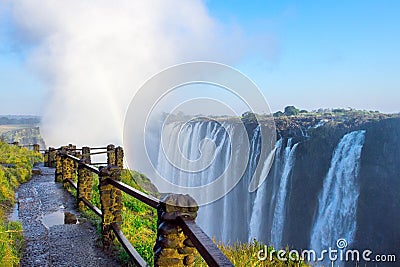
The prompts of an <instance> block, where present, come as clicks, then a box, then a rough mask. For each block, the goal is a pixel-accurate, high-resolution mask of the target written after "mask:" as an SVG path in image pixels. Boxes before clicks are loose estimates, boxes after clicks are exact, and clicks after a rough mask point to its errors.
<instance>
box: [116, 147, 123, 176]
mask: <svg viewBox="0 0 400 267" xmlns="http://www.w3.org/2000/svg"><path fill="white" fill-rule="evenodd" d="M115 165H116V166H118V167H119V168H120V169H121V170H122V169H123V168H124V150H123V149H122V147H120V146H119V147H117V148H116V149H115Z"/></svg>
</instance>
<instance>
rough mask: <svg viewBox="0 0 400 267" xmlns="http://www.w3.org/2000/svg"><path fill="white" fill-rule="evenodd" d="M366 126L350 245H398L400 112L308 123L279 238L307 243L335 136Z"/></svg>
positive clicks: (383, 248)
mask: <svg viewBox="0 0 400 267" xmlns="http://www.w3.org/2000/svg"><path fill="white" fill-rule="evenodd" d="M361 129H363V130H366V136H365V143H364V146H363V149H362V154H361V165H360V173H359V181H360V196H359V201H358V207H357V232H356V241H355V244H354V245H353V247H354V248H358V249H366V248H368V249H370V250H372V251H374V253H375V252H376V253H378V252H379V253H390V252H392V253H393V252H394V251H393V250H394V249H395V248H398V247H399V245H400V224H399V221H400V212H399V210H400V194H399V190H400V118H389V119H383V120H378V121H372V122H365V123H360V124H357V125H354V126H351V125H350V126H349V125H346V126H344V125H336V124H327V125H325V126H322V127H319V128H316V129H310V130H309V131H308V134H309V137H308V138H304V139H303V140H302V141H301V143H300V144H299V147H298V149H297V153H296V162H295V166H294V169H293V173H292V177H291V179H290V183H289V188H288V192H289V194H288V200H287V201H288V202H287V210H286V214H287V217H286V223H285V229H284V236H283V243H284V244H288V245H289V246H290V247H296V248H307V247H308V245H309V243H310V232H311V227H312V225H313V222H314V219H315V218H314V217H315V212H316V210H317V208H318V194H319V192H320V191H321V189H322V184H323V179H324V178H325V176H326V174H327V172H328V169H329V167H330V163H331V159H332V154H333V151H334V149H335V147H336V146H337V144H338V143H339V140H340V139H341V138H342V137H343V136H344V135H345V134H346V133H348V132H351V131H356V130H361Z"/></svg>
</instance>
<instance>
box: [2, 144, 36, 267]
mask: <svg viewBox="0 0 400 267" xmlns="http://www.w3.org/2000/svg"><path fill="white" fill-rule="evenodd" d="M39 161H42V156H41V155H40V154H39V153H35V152H33V151H29V150H28V149H26V148H19V147H15V146H10V145H8V144H5V143H3V142H0V266H19V261H20V256H21V251H22V247H23V238H22V225H21V223H20V222H9V221H8V220H7V213H8V212H9V211H10V210H11V209H12V207H13V205H14V204H15V190H16V189H17V187H18V186H19V185H20V184H21V183H23V182H26V181H27V180H28V179H29V178H30V177H31V170H32V167H33V164H34V163H35V162H39ZM1 164H13V165H14V167H9V168H6V167H3V166H2V165H1Z"/></svg>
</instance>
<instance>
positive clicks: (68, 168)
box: [61, 148, 74, 187]
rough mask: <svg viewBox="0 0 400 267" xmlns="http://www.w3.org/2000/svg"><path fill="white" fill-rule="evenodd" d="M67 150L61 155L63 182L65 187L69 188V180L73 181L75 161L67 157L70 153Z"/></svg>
mask: <svg viewBox="0 0 400 267" xmlns="http://www.w3.org/2000/svg"><path fill="white" fill-rule="evenodd" d="M66 149H67V148H66ZM66 149H65V150H64V151H65V152H64V151H63V152H64V153H61V160H62V182H63V184H64V187H68V186H69V183H68V182H67V179H71V180H73V175H74V162H73V160H71V159H69V158H67V157H66V154H67V153H68V152H67V150H66Z"/></svg>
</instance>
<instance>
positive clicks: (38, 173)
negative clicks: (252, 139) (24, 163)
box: [32, 168, 42, 175]
mask: <svg viewBox="0 0 400 267" xmlns="http://www.w3.org/2000/svg"><path fill="white" fill-rule="evenodd" d="M32 174H33V175H42V170H41V169H36V168H34V169H32Z"/></svg>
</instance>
